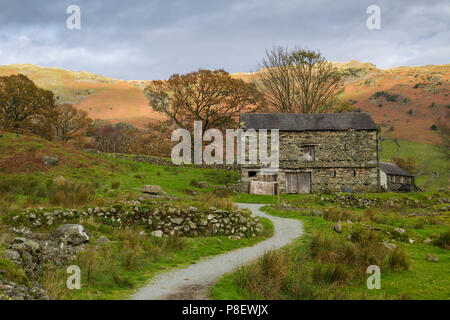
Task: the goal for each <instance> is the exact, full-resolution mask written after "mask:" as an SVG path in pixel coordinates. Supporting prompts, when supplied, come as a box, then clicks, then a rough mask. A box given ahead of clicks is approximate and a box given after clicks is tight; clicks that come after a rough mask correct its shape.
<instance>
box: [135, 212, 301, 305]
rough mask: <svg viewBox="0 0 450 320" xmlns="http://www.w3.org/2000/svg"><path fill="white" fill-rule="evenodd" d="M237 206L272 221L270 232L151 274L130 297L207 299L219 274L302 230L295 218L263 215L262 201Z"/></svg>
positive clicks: (251, 258)
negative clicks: (263, 237)
mask: <svg viewBox="0 0 450 320" xmlns="http://www.w3.org/2000/svg"><path fill="white" fill-rule="evenodd" d="M236 205H237V206H238V207H239V208H240V209H249V210H251V211H252V212H253V213H254V214H255V215H257V216H260V217H264V218H267V219H269V220H271V221H272V223H273V226H274V235H273V236H272V237H271V238H269V239H266V240H264V241H261V242H259V243H257V244H255V245H253V246H250V247H244V248H239V249H236V250H232V251H229V252H226V253H223V254H219V255H216V256H213V257H210V258H206V259H203V260H200V261H199V262H197V263H195V264H192V265H190V266H187V267H184V268H178V269H173V270H171V271H168V272H163V273H160V274H158V275H156V276H155V278H153V279H152V281H151V282H150V283H149V284H147V285H146V286H145V287H142V288H140V289H138V290H137V292H135V293H134V294H133V295H132V296H131V299H133V300H166V299H167V300H170V299H177V300H183V299H189V300H190V299H192V300H201V299H207V296H206V294H205V291H206V289H207V288H208V287H209V286H211V285H213V284H214V282H215V281H217V280H218V278H219V277H221V276H222V275H224V274H225V273H228V272H230V271H233V270H234V269H236V268H237V267H239V266H241V265H244V264H247V263H249V262H251V261H252V260H255V259H256V258H258V257H260V256H261V255H263V254H264V253H265V252H266V251H268V250H274V249H279V248H281V247H283V246H285V245H287V244H288V243H290V242H292V241H293V240H294V239H296V238H298V237H300V236H301V235H302V234H303V225H302V223H301V222H300V221H299V220H295V219H287V218H280V217H275V216H271V215H267V214H265V213H264V212H262V211H261V210H260V208H261V207H263V206H265V205H264V204H242V203H237V204H236Z"/></svg>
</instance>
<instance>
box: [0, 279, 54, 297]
mask: <svg viewBox="0 0 450 320" xmlns="http://www.w3.org/2000/svg"><path fill="white" fill-rule="evenodd" d="M0 300H49V296H48V294H47V292H46V291H45V290H44V289H42V288H40V287H27V286H24V285H19V284H16V283H14V282H12V281H7V280H1V279H0Z"/></svg>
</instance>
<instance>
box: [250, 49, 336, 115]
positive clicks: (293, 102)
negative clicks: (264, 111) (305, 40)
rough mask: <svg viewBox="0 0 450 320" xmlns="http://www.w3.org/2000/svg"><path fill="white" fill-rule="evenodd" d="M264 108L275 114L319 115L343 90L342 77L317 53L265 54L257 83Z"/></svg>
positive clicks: (276, 51) (279, 50)
mask: <svg viewBox="0 0 450 320" xmlns="http://www.w3.org/2000/svg"><path fill="white" fill-rule="evenodd" d="M257 83H258V87H259V89H260V91H261V92H262V93H263V95H264V101H265V102H266V104H267V106H268V107H270V108H272V109H274V110H276V111H278V112H289V113H323V112H327V111H329V110H331V109H332V108H333V101H335V98H336V97H337V95H338V94H339V93H340V92H342V90H343V81H342V75H341V74H340V72H339V71H338V70H337V69H336V68H335V67H334V66H333V65H332V64H331V63H330V62H328V61H326V60H325V58H324V57H323V56H322V54H321V53H320V52H319V51H315V50H309V49H298V48H294V49H292V50H289V49H287V48H283V47H275V48H273V49H272V50H268V51H266V58H264V59H263V61H262V63H261V71H260V78H259V80H258V81H257Z"/></svg>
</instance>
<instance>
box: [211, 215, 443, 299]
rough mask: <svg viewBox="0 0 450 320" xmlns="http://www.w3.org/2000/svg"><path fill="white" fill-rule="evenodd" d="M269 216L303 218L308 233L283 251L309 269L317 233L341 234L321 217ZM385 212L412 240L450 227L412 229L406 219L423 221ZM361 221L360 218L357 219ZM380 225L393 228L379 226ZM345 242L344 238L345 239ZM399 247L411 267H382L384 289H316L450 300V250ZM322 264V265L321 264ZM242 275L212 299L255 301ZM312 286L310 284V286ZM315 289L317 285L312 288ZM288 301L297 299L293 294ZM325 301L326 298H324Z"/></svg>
mask: <svg viewBox="0 0 450 320" xmlns="http://www.w3.org/2000/svg"><path fill="white" fill-rule="evenodd" d="M263 210H264V211H266V212H267V213H269V214H272V215H276V216H281V217H284V218H292V219H300V220H301V221H302V222H303V224H304V229H305V234H304V235H303V236H302V237H300V238H299V239H297V240H296V241H294V242H293V243H292V244H290V245H288V246H287V247H285V248H283V249H280V250H282V251H283V252H285V253H286V254H287V255H288V256H289V257H291V258H292V259H294V260H295V259H298V258H296V257H298V256H300V257H302V258H301V260H302V261H303V262H304V265H305V266H306V269H305V270H310V271H311V270H312V269H313V268H314V266H315V265H317V264H318V262H314V260H311V259H310V258H309V255H310V252H309V250H310V248H309V243H310V240H311V238H312V235H313V234H317V233H320V234H324V235H329V236H332V237H336V236H337V234H336V233H335V232H334V231H333V225H334V222H331V221H327V220H325V219H324V218H323V217H320V216H310V215H305V214H304V213H303V212H299V211H280V210H276V209H274V208H272V207H265V208H263ZM349 210H350V212H354V214H355V215H356V216H361V210H359V211H358V210H351V209H349ZM383 211H384V210H383V209H379V211H377V212H376V214H386V215H387V216H388V217H390V220H389V219H388V220H387V222H385V223H389V225H391V224H392V225H396V224H397V225H401V226H402V227H405V228H408V229H407V234H408V235H409V236H411V237H414V238H416V237H421V236H422V237H423V238H427V237H429V236H432V235H433V236H435V235H436V234H439V233H442V232H444V231H445V230H446V229H447V228H448V226H445V225H442V224H441V225H435V224H425V226H424V227H423V229H418V230H417V229H414V228H412V225H413V224H414V223H413V222H408V223H406V222H405V220H406V219H412V221H415V220H416V219H420V218H417V217H410V218H405V217H403V216H401V215H400V214H399V213H398V212H387V213H384V212H383ZM355 218H357V217H355ZM375 225H377V226H381V227H382V226H385V227H388V226H389V225H388V224H386V225H383V224H375ZM338 236H339V237H341V238H344V237H345V236H346V233H345V232H343V234H342V235H338ZM342 240H343V239H342ZM396 244H397V246H398V247H399V248H404V249H406V250H407V253H408V256H409V261H410V268H409V270H407V271H393V270H391V269H390V268H386V267H384V268H382V270H381V290H368V289H367V286H366V283H365V279H366V278H367V277H368V276H369V275H367V277H366V278H365V279H363V280H357V281H356V282H355V281H353V282H351V283H350V284H348V285H345V286H341V287H339V286H337V287H335V286H330V287H315V289H316V290H317V292H320V293H322V294H324V295H325V299H326V298H327V294H328V292H332V294H331V295H330V296H328V297H331V298H332V299H335V298H339V297H340V298H345V299H443V300H446V299H449V298H450V274H449V273H448V270H450V251H449V250H444V249H441V248H438V247H436V246H433V245H425V244H423V243H420V242H419V241H417V242H416V243H414V244H409V243H407V242H398V241H397V242H396ZM428 254H434V255H436V256H438V258H439V262H437V263H433V262H429V261H427V260H426V257H427V255H428ZM319 264H320V263H319ZM238 281H239V274H238V272H232V273H230V274H227V275H226V276H224V277H222V278H221V279H220V280H219V281H218V282H217V283H216V284H215V286H214V287H213V288H212V289H211V296H212V297H213V298H214V299H216V300H227V299H236V300H240V299H248V298H252V297H253V298H254V297H255V296H254V294H253V293H252V292H249V291H246V290H244V289H243V288H241V287H240V286H239V285H238ZM308 286H309V285H308ZM312 287H313V288H314V286H312ZM284 298H285V299H293V297H289V295H287V296H285V297H284ZM322 298H323V296H322Z"/></svg>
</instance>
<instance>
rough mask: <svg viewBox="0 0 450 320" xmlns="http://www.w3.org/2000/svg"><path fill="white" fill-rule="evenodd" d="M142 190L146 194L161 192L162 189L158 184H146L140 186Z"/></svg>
mask: <svg viewBox="0 0 450 320" xmlns="http://www.w3.org/2000/svg"><path fill="white" fill-rule="evenodd" d="M142 192H143V193H148V194H163V191H162V189H161V187H160V186H156V185H146V186H143V187H142Z"/></svg>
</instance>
